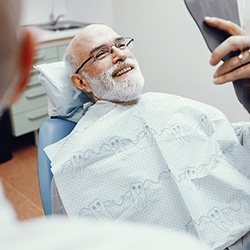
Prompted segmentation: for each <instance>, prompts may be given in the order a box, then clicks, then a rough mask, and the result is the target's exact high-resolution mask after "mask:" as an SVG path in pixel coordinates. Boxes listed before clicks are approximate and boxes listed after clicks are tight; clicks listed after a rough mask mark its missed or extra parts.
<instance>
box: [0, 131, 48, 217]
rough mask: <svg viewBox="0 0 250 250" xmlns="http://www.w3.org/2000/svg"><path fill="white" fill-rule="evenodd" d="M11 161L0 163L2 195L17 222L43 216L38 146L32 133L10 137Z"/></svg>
mask: <svg viewBox="0 0 250 250" xmlns="http://www.w3.org/2000/svg"><path fill="white" fill-rule="evenodd" d="M12 145H13V146H12V159H11V160H9V161H7V162H4V163H2V164H0V179H1V182H2V183H3V186H4V189H5V195H6V197H7V198H8V199H9V200H10V202H11V203H12V205H13V207H14V208H15V210H16V213H17V217H18V219H19V220H26V219H31V218H36V217H40V216H44V213H43V209H42V204H41V200H40V195H39V188H38V178H37V147H36V145H35V141H34V135H33V133H31V134H27V135H25V136H21V137H13V138H12Z"/></svg>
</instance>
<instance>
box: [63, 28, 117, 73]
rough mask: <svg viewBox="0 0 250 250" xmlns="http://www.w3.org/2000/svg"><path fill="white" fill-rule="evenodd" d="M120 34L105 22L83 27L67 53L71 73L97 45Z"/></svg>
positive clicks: (67, 63)
mask: <svg viewBox="0 0 250 250" xmlns="http://www.w3.org/2000/svg"><path fill="white" fill-rule="evenodd" d="M109 37H118V34H117V33H116V32H115V31H114V30H113V29H112V28H110V27H109V26H107V25H104V24H91V25H88V26H86V27H85V28H83V29H82V30H81V31H80V32H79V33H78V34H77V35H76V36H75V37H74V38H73V39H72V41H71V43H70V44H69V46H68V49H67V51H66V53H65V62H66V66H67V69H68V73H69V75H72V74H73V73H74V72H75V70H76V69H77V68H78V67H79V66H80V65H81V64H82V62H83V61H84V60H85V59H87V58H88V57H89V56H90V52H91V50H92V49H93V48H95V47H96V46H99V45H100V44H105V43H107V38H109Z"/></svg>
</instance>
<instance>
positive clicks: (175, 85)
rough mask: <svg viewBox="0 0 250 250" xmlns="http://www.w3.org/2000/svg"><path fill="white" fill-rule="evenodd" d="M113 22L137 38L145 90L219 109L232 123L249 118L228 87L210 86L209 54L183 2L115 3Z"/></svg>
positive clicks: (119, 0)
mask: <svg viewBox="0 0 250 250" xmlns="http://www.w3.org/2000/svg"><path fill="white" fill-rule="evenodd" d="M248 1H249V0H248ZM113 22H114V27H115V29H116V31H118V32H119V33H120V34H122V35H129V36H132V37H134V38H135V47H134V49H133V50H134V52H135V54H136V57H137V59H138V61H139V63H140V65H141V69H142V72H143V74H144V76H145V79H146V86H145V89H144V91H145V92H147V91H158V92H166V93H171V94H177V95H181V96H185V97H189V98H193V99H195V100H199V101H203V102H205V103H208V104H210V105H213V106H215V107H217V108H219V109H220V110H222V111H223V112H224V113H225V114H226V115H227V116H228V117H229V119H230V120H231V121H232V122H235V121H242V120H244V121H246V120H250V116H249V114H248V113H247V111H245V110H244V108H242V106H241V104H240V103H239V102H238V100H237V98H236V96H235V93H234V90H233V87H232V84H231V83H230V84H225V85H222V86H215V85H214V84H213V83H212V75H213V72H214V69H213V68H212V67H211V66H210V65H209V58H210V54H211V53H210V51H209V50H208V48H207V46H206V44H205V42H204V39H203V37H202V35H201V33H200V32H199V30H198V28H197V26H196V24H195V23H194V21H193V19H192V18H191V16H190V15H189V13H188V11H187V9H186V7H185V4H184V1H183V0H172V1H169V0H126V1H124V0H114V1H113Z"/></svg>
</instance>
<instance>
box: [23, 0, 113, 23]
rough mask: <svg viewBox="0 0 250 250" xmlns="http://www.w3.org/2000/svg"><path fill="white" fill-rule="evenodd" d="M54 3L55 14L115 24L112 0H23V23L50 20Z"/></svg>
mask: <svg viewBox="0 0 250 250" xmlns="http://www.w3.org/2000/svg"><path fill="white" fill-rule="evenodd" d="M53 4H54V12H53V13H54V16H55V17H57V16H58V15H60V14H63V15H65V19H69V20H71V21H81V22H86V23H92V22H95V23H105V24H107V25H110V26H112V24H113V9H112V7H113V5H112V0H105V1H103V0H42V1H41V0H23V11H22V18H21V24H22V25H31V24H41V23H46V22H49V20H50V19H49V16H50V14H51V12H52V9H53Z"/></svg>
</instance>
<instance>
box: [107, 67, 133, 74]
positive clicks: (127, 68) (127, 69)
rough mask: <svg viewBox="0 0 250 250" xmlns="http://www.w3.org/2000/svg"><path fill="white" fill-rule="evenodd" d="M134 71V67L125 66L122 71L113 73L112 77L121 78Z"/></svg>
mask: <svg viewBox="0 0 250 250" xmlns="http://www.w3.org/2000/svg"><path fill="white" fill-rule="evenodd" d="M133 69H134V67H132V66H124V67H123V68H122V69H118V70H116V71H115V72H114V73H113V75H112V76H113V77H119V76H121V75H124V74H126V73H128V72H130V71H131V70H133Z"/></svg>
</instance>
